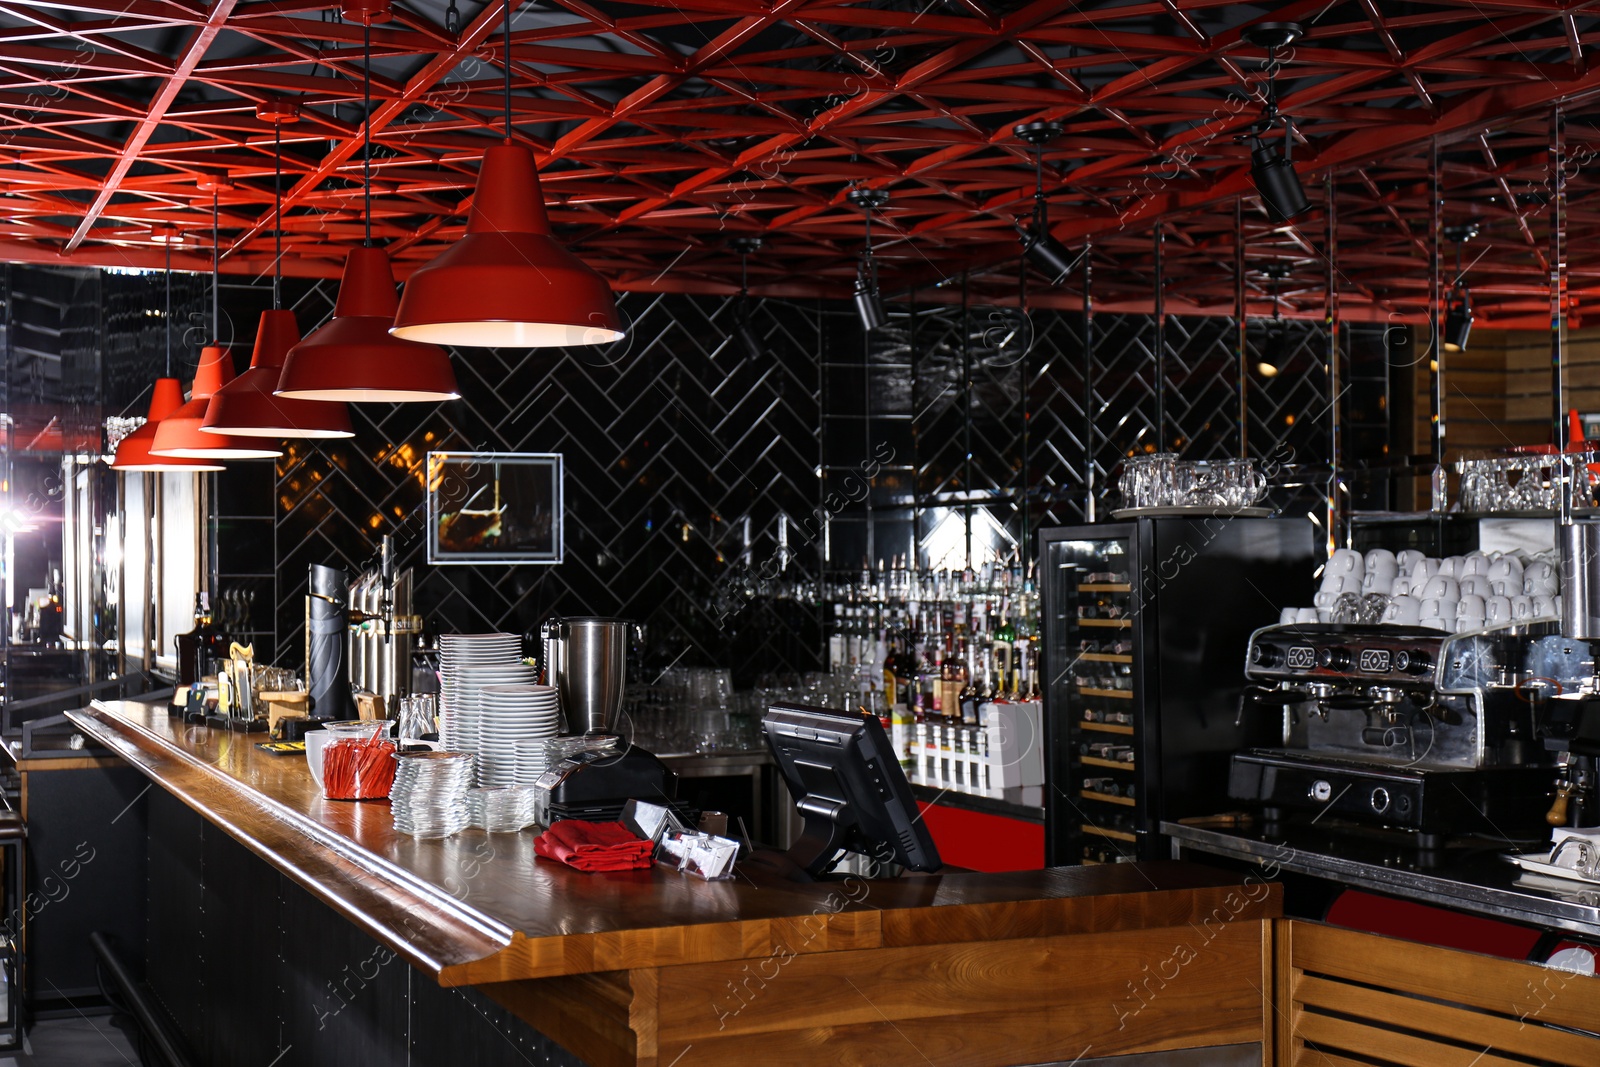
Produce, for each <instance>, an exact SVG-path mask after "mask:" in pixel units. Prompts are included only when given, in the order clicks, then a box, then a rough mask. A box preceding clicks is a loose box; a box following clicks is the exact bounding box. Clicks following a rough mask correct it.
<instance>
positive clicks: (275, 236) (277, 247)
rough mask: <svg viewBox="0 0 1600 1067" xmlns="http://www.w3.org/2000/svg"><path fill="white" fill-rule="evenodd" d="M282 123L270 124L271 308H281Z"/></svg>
mask: <svg viewBox="0 0 1600 1067" xmlns="http://www.w3.org/2000/svg"><path fill="white" fill-rule="evenodd" d="M282 288H283V125H282V124H281V123H277V122H274V123H273V124H272V310H273V311H278V310H281V309H282V308H283V293H282V291H281V290H282Z"/></svg>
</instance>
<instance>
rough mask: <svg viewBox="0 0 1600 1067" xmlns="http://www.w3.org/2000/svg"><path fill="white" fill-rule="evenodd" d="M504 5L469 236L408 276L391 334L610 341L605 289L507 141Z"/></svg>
mask: <svg viewBox="0 0 1600 1067" xmlns="http://www.w3.org/2000/svg"><path fill="white" fill-rule="evenodd" d="M505 8H506V15H505V29H506V43H505V54H504V56H502V58H501V65H502V66H503V67H504V68H505V110H506V119H505V125H506V143H505V144H502V145H496V146H494V147H493V148H490V149H488V150H487V151H486V152H485V153H484V155H483V165H482V167H481V168H480V169H479V170H478V186H477V191H476V192H475V193H474V194H473V197H472V211H471V214H470V215H469V216H468V218H467V232H466V236H465V237H463V238H462V239H461V240H459V241H457V242H456V243H455V244H453V245H451V246H450V247H449V248H448V249H446V250H445V251H444V252H443V253H442V254H441V255H439V256H438V257H437V258H435V259H434V260H433V261H432V262H430V263H428V264H427V265H426V266H424V267H422V268H420V269H419V270H418V271H417V272H416V273H415V274H413V275H412V276H411V279H410V280H409V281H407V282H406V288H405V292H404V293H403V294H401V297H400V310H399V312H398V313H397V314H396V315H395V320H394V327H393V329H392V330H391V331H390V332H391V333H393V334H394V335H395V336H396V337H402V338H404V339H406V340H408V341H423V342H426V343H430V344H439V345H464V346H469V347H479V348H483V347H498V346H502V345H504V346H509V347H514V348H553V347H561V346H565V345H599V344H609V343H610V342H612V341H616V340H620V339H621V338H622V337H623V335H624V334H625V332H626V331H625V330H624V329H623V326H622V318H621V316H620V315H618V314H617V301H616V298H615V297H614V296H613V295H612V293H611V286H610V285H608V284H606V280H605V279H604V278H602V277H600V275H599V274H596V273H595V272H594V270H593V269H591V268H590V267H589V266H588V265H587V264H585V263H584V262H583V261H582V260H580V259H579V258H578V257H577V256H574V255H573V254H572V253H571V252H568V251H567V250H566V249H565V248H563V247H561V245H560V244H558V243H556V240H555V238H554V237H552V236H551V235H550V220H549V218H548V217H547V216H546V214H545V208H544V196H543V194H542V193H541V192H540V191H539V169H538V167H537V166H535V164H534V160H533V153H532V152H530V151H529V150H528V149H527V148H526V147H524V146H523V145H519V144H514V143H513V142H512V139H511V0H505Z"/></svg>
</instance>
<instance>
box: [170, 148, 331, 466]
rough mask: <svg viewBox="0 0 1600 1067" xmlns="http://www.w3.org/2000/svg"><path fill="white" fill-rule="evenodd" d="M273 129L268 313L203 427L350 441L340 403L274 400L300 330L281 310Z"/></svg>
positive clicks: (278, 176) (278, 177)
mask: <svg viewBox="0 0 1600 1067" xmlns="http://www.w3.org/2000/svg"><path fill="white" fill-rule="evenodd" d="M283 121H290V120H289V119H282V120H275V121H274V125H273V127H272V130H273V135H272V141H273V153H274V155H275V157H276V160H277V170H276V171H275V172H274V174H273V181H272V195H273V209H272V210H273V224H274V225H273V233H272V240H273V245H274V250H275V255H274V256H273V268H272V309H271V310H270V311H263V312H262V313H261V325H260V326H258V327H257V328H256V347H255V351H254V352H253V353H252V354H251V357H250V369H249V370H247V371H245V372H244V373H243V374H241V375H239V377H237V378H235V379H234V380H233V381H231V382H229V383H228V384H227V385H224V386H223V387H222V388H221V389H218V390H217V393H216V395H215V396H213V397H212V398H211V406H210V407H209V408H208V409H207V411H206V417H205V421H204V422H203V423H202V424H201V427H202V428H203V429H204V430H206V431H207V432H208V433H216V434H231V435H233V436H235V437H271V438H282V437H317V438H328V437H354V436H355V430H353V429H351V427H350V409H349V408H347V407H346V406H345V405H343V404H329V403H324V402H323V401H320V400H295V399H292V398H290V397H282V396H274V395H273V391H274V390H276V389H277V388H278V379H279V378H280V377H282V375H283V363H284V360H285V359H287V358H288V356H289V350H290V349H291V348H293V347H294V346H295V345H297V344H299V343H300V326H299V324H298V323H297V322H295V320H294V312H292V311H289V310H286V309H285V308H284V307H283V296H282V292H281V290H282V284H283V195H282V176H283V152H282V144H283V141H282V136H283V134H282V130H283V126H282V122H283Z"/></svg>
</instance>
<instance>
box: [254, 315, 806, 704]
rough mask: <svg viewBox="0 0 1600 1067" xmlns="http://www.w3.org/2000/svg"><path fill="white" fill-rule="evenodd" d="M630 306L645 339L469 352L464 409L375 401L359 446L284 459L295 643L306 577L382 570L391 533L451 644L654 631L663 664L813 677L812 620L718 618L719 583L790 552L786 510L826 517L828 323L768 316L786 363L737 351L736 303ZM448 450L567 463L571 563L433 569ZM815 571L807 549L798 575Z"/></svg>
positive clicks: (767, 333)
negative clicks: (610, 622)
mask: <svg viewBox="0 0 1600 1067" xmlns="http://www.w3.org/2000/svg"><path fill="white" fill-rule="evenodd" d="M622 304H623V307H624V309H625V311H626V313H627V314H628V315H629V317H630V318H631V319H632V329H631V331H630V335H629V340H628V341H626V342H623V343H622V344H621V345H619V346H618V347H617V348H616V349H614V350H610V351H595V350H559V351H552V352H537V351H535V352H529V351H510V350H505V351H497V350H485V349H474V350H460V351H458V352H457V353H456V354H455V355H454V360H453V361H454V364H455V368H456V376H457V380H458V384H459V387H460V390H461V393H462V398H461V399H460V400H456V401H451V402H449V403H445V404H440V405H437V406H434V405H362V406H360V407H359V408H358V409H356V411H355V419H356V424H357V435H356V437H355V438H354V439H353V440H351V441H348V442H331V443H326V444H321V445H312V446H311V447H306V443H301V444H300V445H299V446H297V447H295V448H293V449H292V450H291V451H290V452H289V453H288V454H286V455H285V457H284V459H283V460H281V461H280V464H279V470H278V493H277V509H278V553H279V557H280V560H281V563H280V567H279V591H278V629H279V634H278V637H279V646H280V647H282V648H297V647H299V645H300V643H301V641H302V640H303V639H302V637H301V636H300V633H299V631H300V628H301V626H302V620H303V612H302V600H303V596H304V581H305V578H304V576H305V573H306V566H307V564H310V563H337V564H339V565H341V566H344V567H346V568H348V569H350V570H352V571H355V570H359V569H362V568H363V567H369V566H372V565H373V563H374V561H375V559H376V552H377V550H378V545H379V543H380V540H379V539H380V538H381V536H382V535H383V534H385V533H390V534H393V535H394V536H395V539H396V547H397V551H398V554H399V558H400V562H401V565H403V566H413V567H415V568H416V580H417V586H416V598H417V603H418V605H419V607H420V609H421V610H422V611H423V612H424V614H425V617H426V618H427V619H428V621H429V624H430V627H431V628H433V629H435V630H461V631H483V630H492V629H506V630H512V631H526V630H528V629H530V628H532V627H534V626H535V625H536V624H537V623H538V622H539V620H540V619H541V618H543V617H544V616H546V615H548V614H550V613H552V612H560V613H566V614H596V615H616V616H621V617H625V618H629V619H633V620H636V621H639V622H643V623H645V624H646V625H647V633H648V635H649V637H648V641H649V646H650V647H649V649H648V652H647V654H646V655H645V656H644V657H642V658H643V659H644V660H647V661H649V662H652V663H656V664H661V665H664V664H665V663H668V662H673V661H681V662H683V663H693V662H706V663H717V662H726V661H727V657H728V655H729V651H730V650H732V651H733V652H734V653H735V654H736V655H737V657H738V661H737V663H736V664H735V665H736V666H737V668H738V670H739V674H740V676H741V677H742V678H743V679H745V680H747V681H748V680H749V679H750V678H752V677H753V676H754V675H756V674H759V673H761V672H762V671H765V670H784V669H809V668H811V667H813V666H814V665H815V657H816V654H817V651H818V649H819V648H820V641H819V638H818V635H817V632H816V621H815V617H814V614H813V613H812V612H810V611H809V610H805V609H801V608H797V607H796V606H795V605H793V604H787V603H784V604H779V603H773V602H770V601H768V600H766V599H764V598H761V597H754V596H745V595H744V594H742V593H741V594H740V595H739V596H738V597H737V598H736V601H737V602H736V603H734V604H731V605H730V604H726V603H725V604H724V605H723V607H722V608H721V609H715V608H713V601H714V599H715V598H714V595H713V591H714V590H713V587H714V586H715V585H716V583H717V582H718V580H719V578H720V577H721V576H722V575H723V574H724V573H725V572H726V571H727V570H728V568H729V565H730V564H736V563H738V562H739V561H740V560H741V559H744V560H747V561H748V562H749V563H750V564H751V565H752V566H759V565H760V564H762V563H764V562H766V561H767V560H768V559H770V558H772V557H774V555H775V554H776V552H777V541H776V538H777V527H778V517H779V515H780V514H782V515H786V516H788V517H789V518H790V519H791V520H793V521H798V520H799V519H800V518H801V517H802V516H806V515H808V514H810V513H811V511H812V509H813V507H814V506H815V504H816V493H817V486H818V480H817V476H816V467H817V464H818V443H817V428H818V426H819V413H818V399H817V392H816V373H815V352H816V350H817V336H816V334H817V326H816V316H815V315H812V314H809V313H807V312H805V311H803V310H801V309H797V308H793V307H790V306H787V305H782V304H766V305H763V306H762V308H761V310H760V312H759V313H758V314H757V316H756V319H755V325H756V328H757V330H758V332H760V333H761V335H762V336H763V337H764V338H765V339H766V341H767V343H768V345H769V351H768V352H767V353H763V354H758V355H752V354H749V353H746V352H743V351H742V350H740V349H739V348H738V347H737V346H735V345H732V344H729V343H727V342H726V340H725V331H726V330H727V328H728V323H729V321H730V319H731V316H732V314H733V308H734V305H733V302H732V301H728V300H721V299H715V298H710V299H708V298H698V297H697V298H685V297H662V296H652V295H643V294H638V295H628V296H624V297H623V299H622ZM306 319H307V316H306V315H305V314H304V313H303V312H302V316H301V321H302V322H304V321H306ZM444 450H453V451H500V452H560V453H562V454H563V456H564V461H565V466H566V479H565V494H566V526H565V537H566V546H567V547H566V557H565V560H564V562H563V564H562V565H561V566H556V567H540V566H503V565H501V566H447V567H427V566H424V565H423V564H424V560H425V553H426V548H425V546H426V536H425V534H426V530H425V521H424V518H425V509H424V496H423V475H424V469H425V463H426V456H427V453H428V452H429V451H444ZM811 558H812V557H810V556H808V555H806V554H803V553H797V554H795V555H794V556H793V558H792V562H791V564H790V566H791V567H794V568H802V569H803V568H806V567H808V566H809V565H810V562H811ZM804 573H809V572H804ZM730 608H731V610H730ZM680 658H681V659H680Z"/></svg>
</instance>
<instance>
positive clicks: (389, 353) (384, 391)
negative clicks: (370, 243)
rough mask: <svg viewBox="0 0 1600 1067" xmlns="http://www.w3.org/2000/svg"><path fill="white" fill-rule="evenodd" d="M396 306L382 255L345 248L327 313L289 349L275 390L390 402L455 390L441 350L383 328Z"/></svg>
mask: <svg viewBox="0 0 1600 1067" xmlns="http://www.w3.org/2000/svg"><path fill="white" fill-rule="evenodd" d="M398 305H399V298H398V297H397V296H396V295H395V291H394V271H393V269H392V268H391V267H390V265H389V254H388V253H387V252H385V251H384V250H383V249H381V248H353V249H351V250H350V255H349V257H348V258H347V259H346V260H345V264H344V279H343V281H341V282H340V283H339V302H338V303H337V304H336V305H335V306H334V309H333V318H331V319H329V320H328V321H327V322H326V323H324V324H323V325H322V326H321V327H319V328H318V329H316V330H314V331H313V332H312V334H311V336H310V337H307V338H306V339H305V340H304V341H301V342H300V343H299V344H297V345H295V346H294V347H293V348H292V349H290V350H289V355H288V357H287V358H286V359H285V360H284V362H283V375H282V377H280V378H279V379H278V389H277V395H278V396H279V397H290V398H294V399H298V400H347V401H374V402H386V403H392V404H400V403H408V402H418V401H440V400H454V399H455V398H456V397H458V396H460V395H461V394H460V393H458V392H456V376H455V372H454V371H452V370H451V369H450V356H449V354H448V353H446V352H445V350H444V349H442V348H440V347H439V346H437V345H424V344H418V343H417V342H415V341H402V340H401V339H400V338H398V337H395V336H394V335H392V334H390V333H389V327H390V326H392V325H393V324H394V313H395V309H396V307H397V306H398Z"/></svg>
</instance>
